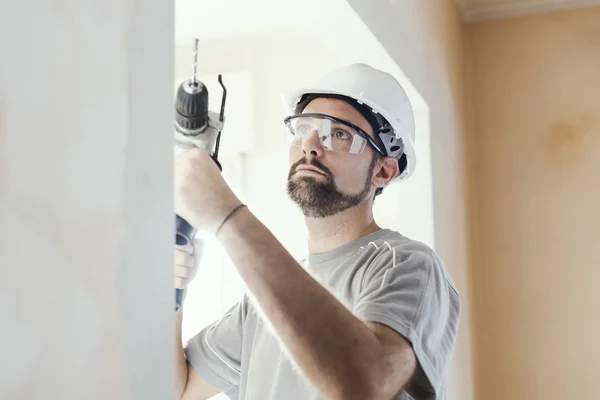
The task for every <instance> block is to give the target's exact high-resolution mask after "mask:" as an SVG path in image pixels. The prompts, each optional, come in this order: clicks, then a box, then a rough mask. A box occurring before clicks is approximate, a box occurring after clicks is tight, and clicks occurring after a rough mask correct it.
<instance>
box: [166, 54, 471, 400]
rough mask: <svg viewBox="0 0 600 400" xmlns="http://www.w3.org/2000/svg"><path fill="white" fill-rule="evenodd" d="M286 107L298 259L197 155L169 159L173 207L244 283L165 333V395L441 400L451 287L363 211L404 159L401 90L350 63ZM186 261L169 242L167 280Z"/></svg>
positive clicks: (424, 256)
mask: <svg viewBox="0 0 600 400" xmlns="http://www.w3.org/2000/svg"><path fill="white" fill-rule="evenodd" d="M285 101H286V105H287V106H288V108H289V111H290V112H289V114H290V115H289V116H288V117H287V118H286V119H285V126H286V128H287V134H288V139H289V140H288V143H289V145H290V147H289V157H290V167H289V168H290V169H289V177H288V193H289V195H290V197H291V198H292V199H293V200H294V201H295V202H296V203H297V204H298V206H299V208H300V209H301V210H302V212H303V214H304V216H305V222H306V226H307V229H308V249H309V256H308V257H307V259H306V260H304V261H303V262H301V263H299V262H298V261H297V260H295V259H294V258H293V257H292V256H291V255H290V254H289V253H288V252H287V251H286V250H285V249H284V247H283V246H282V245H281V244H280V243H279V242H278V241H277V240H276V239H275V237H274V236H273V235H272V234H271V232H269V230H268V229H266V228H265V226H264V225H262V224H261V223H260V221H258V220H257V219H256V218H255V217H254V215H253V214H252V212H251V211H250V210H249V209H248V208H247V207H245V206H244V205H242V204H241V202H240V200H239V199H238V198H237V197H236V196H235V195H234V193H233V192H232V191H231V190H230V189H229V187H228V186H227V184H226V183H225V181H224V180H223V178H222V177H221V174H220V172H219V170H218V168H217V167H216V166H215V164H214V162H213V161H212V160H211V158H210V157H209V156H208V154H206V153H205V152H203V151H201V150H194V151H190V152H188V153H186V154H184V155H182V156H181V157H180V158H179V159H178V161H177V166H176V179H175V187H176V199H177V200H176V211H177V213H178V214H179V215H180V216H182V217H183V218H184V219H186V220H188V221H189V222H190V223H191V224H192V225H193V226H195V227H201V228H203V229H207V230H209V231H212V232H215V233H216V236H217V239H218V240H219V241H220V243H221V244H222V245H223V247H224V249H225V250H226V251H227V252H228V254H229V256H230V258H231V260H232V262H233V263H234V265H235V267H236V269H237V270H238V272H239V274H240V276H241V277H242V278H243V280H244V282H245V284H246V286H247V289H248V293H247V294H246V295H245V296H244V298H243V299H242V300H241V301H240V302H239V303H238V304H236V305H235V306H234V307H232V308H231V309H230V310H229V311H228V312H227V313H226V314H225V315H224V316H223V317H222V318H221V319H219V320H218V321H216V322H215V323H213V324H211V325H210V326H208V327H207V328H205V329H203V330H202V331H201V332H200V333H198V334H197V335H196V336H195V337H193V338H192V339H191V340H190V342H189V344H188V345H187V347H186V348H185V349H184V348H183V347H182V344H181V340H178V342H177V344H176V346H177V349H178V393H177V394H178V396H180V398H182V399H185V400H192V399H207V398H209V397H211V396H212V395H214V394H216V393H219V392H223V393H226V394H227V395H228V396H229V397H230V398H231V399H244V400H300V399H301V400H313V399H335V400H342V399H343V400H354V399H357V400H367V399H368V400H389V399H443V398H444V397H445V389H446V382H447V366H448V361H449V359H450V356H451V353H452V350H453V348H454V343H455V338H456V332H457V326H458V320H459V314H460V301H459V296H458V293H457V291H456V289H455V287H454V285H453V283H452V281H451V279H450V277H449V276H448V274H447V272H446V270H445V268H444V266H443V265H442V262H441V261H440V259H439V257H438V256H437V255H436V253H435V252H434V251H432V250H431V249H430V248H428V247H427V246H426V245H424V244H421V243H418V242H415V241H413V240H410V239H408V238H406V237H404V236H402V235H401V234H399V233H397V232H394V231H391V230H389V229H382V228H380V227H379V226H378V225H377V224H376V223H375V221H374V220H373V213H372V207H373V203H374V200H375V197H376V195H378V194H379V193H381V191H382V190H383V188H384V187H385V186H386V185H388V184H389V183H391V182H392V181H393V180H394V179H400V180H403V179H406V178H408V176H410V174H411V173H412V171H413V170H414V167H415V152H414V149H413V142H414V120H413V116H412V110H411V108H410V103H409V101H408V98H407V97H406V94H405V93H404V91H403V90H402V88H401V86H400V85H399V84H398V82H397V81H396V80H395V79H394V78H393V77H392V76H391V75H389V74H387V73H384V72H382V71H379V70H376V69H374V68H371V67H369V66H367V65H365V64H353V65H349V66H346V67H343V68H340V69H336V70H334V71H332V72H330V73H329V74H327V75H326V76H325V77H324V78H323V79H322V80H321V81H320V82H319V83H318V84H317V86H315V87H314V88H309V89H304V90H299V91H294V92H291V93H290V94H289V95H288V96H287V97H286V99H285ZM194 262H195V261H194V257H193V249H192V248H178V249H177V251H176V266H175V275H176V279H175V285H176V287H178V288H185V287H186V285H187V283H188V282H189V279H188V277H190V276H192V275H193V266H194ZM207 267H210V266H207ZM177 317H178V321H177V326H178V328H179V337H180V336H181V335H180V333H181V318H182V316H181V310H180V311H178V313H177Z"/></svg>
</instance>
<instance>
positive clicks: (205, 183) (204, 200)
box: [175, 148, 241, 233]
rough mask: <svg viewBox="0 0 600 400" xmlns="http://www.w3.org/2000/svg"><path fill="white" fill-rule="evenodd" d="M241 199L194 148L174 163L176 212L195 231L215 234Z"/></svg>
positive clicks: (199, 150)
mask: <svg viewBox="0 0 600 400" xmlns="http://www.w3.org/2000/svg"><path fill="white" fill-rule="evenodd" d="M239 204H241V202H240V200H239V199H238V198H237V196H236V195H235V194H234V193H233V191H232V190H231V189H230V188H229V185H227V182H225V179H223V176H222V175H221V171H220V170H219V168H218V167H217V165H216V163H215V162H214V160H213V159H212V158H211V157H210V155H209V154H208V153H207V152H206V151H204V150H202V149H198V148H195V149H193V150H190V151H186V152H184V153H182V154H180V155H179V156H178V157H177V159H176V163H175V212H176V213H177V215H179V216H180V217H181V218H183V219H185V220H186V221H187V222H189V223H190V224H191V225H192V226H193V227H194V228H196V229H199V230H206V231H208V232H211V233H214V232H216V230H217V228H218V227H219V225H220V224H221V222H222V221H223V220H224V219H225V217H226V216H227V214H229V212H230V211H231V210H233V209H234V208H235V207H236V206H238V205H239Z"/></svg>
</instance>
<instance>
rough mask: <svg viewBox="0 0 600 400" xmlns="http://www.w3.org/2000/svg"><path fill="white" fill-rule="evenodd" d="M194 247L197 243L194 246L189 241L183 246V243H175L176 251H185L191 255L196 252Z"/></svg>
mask: <svg viewBox="0 0 600 400" xmlns="http://www.w3.org/2000/svg"><path fill="white" fill-rule="evenodd" d="M194 247H195V245H194V246H192V245H191V244H189V243H188V244H186V245H183V246H181V245H175V251H182V252H184V253H187V254H190V255H191V254H193V253H194Z"/></svg>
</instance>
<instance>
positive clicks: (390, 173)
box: [372, 157, 399, 188]
mask: <svg viewBox="0 0 600 400" xmlns="http://www.w3.org/2000/svg"><path fill="white" fill-rule="evenodd" d="M377 164H378V165H379V168H377V169H376V171H377V173H376V174H375V175H373V181H372V182H373V185H374V186H375V187H378V188H383V187H385V186H387V185H388V183H390V181H391V180H392V179H394V178H395V177H396V175H398V170H399V168H398V160H396V159H395V158H393V157H384V158H382V159H381V161H379V162H378V163H377Z"/></svg>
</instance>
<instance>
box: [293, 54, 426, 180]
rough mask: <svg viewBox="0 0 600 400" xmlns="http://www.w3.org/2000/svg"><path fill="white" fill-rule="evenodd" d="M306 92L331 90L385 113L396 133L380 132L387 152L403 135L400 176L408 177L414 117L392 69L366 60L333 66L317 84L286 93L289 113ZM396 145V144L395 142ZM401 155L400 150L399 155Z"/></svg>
mask: <svg viewBox="0 0 600 400" xmlns="http://www.w3.org/2000/svg"><path fill="white" fill-rule="evenodd" d="M306 94H329V95H341V96H346V97H350V98H352V99H354V100H356V101H357V102H358V103H359V104H365V105H367V106H368V107H369V108H371V109H372V111H373V113H375V114H379V115H381V116H382V117H384V118H385V119H386V120H387V121H388V122H389V124H390V125H391V127H392V130H393V133H389V134H387V135H384V134H382V133H380V134H379V135H380V138H381V139H382V141H383V143H384V145H385V146H386V150H388V155H390V156H391V155H392V154H391V152H390V142H392V143H393V142H398V140H396V138H397V139H401V141H402V147H403V153H404V155H405V157H406V168H405V169H404V171H402V172H401V173H400V174H399V175H398V177H397V179H399V180H405V179H407V178H408V177H409V176H410V175H411V174H412V173H413V171H414V170H415V166H416V155H415V148H414V143H415V118H414V114H413V109H412V107H411V104H410V100H409V99H408V96H407V95H406V92H405V91H404V89H403V88H402V86H401V85H400V83H398V81H397V80H396V79H395V78H394V77H393V76H392V75H390V74H389V73H387V72H384V71H381V70H378V69H375V68H373V67H371V66H369V65H367V64H362V63H356V64H350V65H346V66H343V67H341V68H337V69H334V70H333V71H331V72H329V73H327V74H326V75H325V76H323V78H321V79H320V80H319V81H318V82H317V83H316V84H315V85H314V86H312V87H307V88H301V89H295V90H290V91H288V92H286V93H284V94H283V102H284V106H285V108H286V112H287V113H288V115H293V114H295V113H296V106H297V105H298V102H299V101H300V99H301V98H302V96H304V95H306ZM388 135H389V139H388ZM394 148H397V146H394ZM401 155H402V152H401V154H399V156H401Z"/></svg>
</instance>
